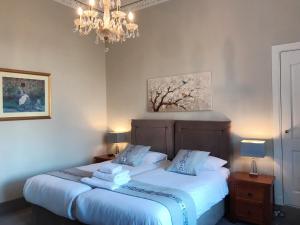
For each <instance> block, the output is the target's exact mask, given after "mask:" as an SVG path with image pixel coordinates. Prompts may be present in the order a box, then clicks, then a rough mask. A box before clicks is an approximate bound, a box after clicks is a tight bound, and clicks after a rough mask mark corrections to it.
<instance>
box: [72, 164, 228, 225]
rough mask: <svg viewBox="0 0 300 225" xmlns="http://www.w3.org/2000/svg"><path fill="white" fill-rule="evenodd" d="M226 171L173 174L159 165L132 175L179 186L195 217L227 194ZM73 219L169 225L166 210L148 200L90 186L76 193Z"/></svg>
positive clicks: (94, 222)
mask: <svg viewBox="0 0 300 225" xmlns="http://www.w3.org/2000/svg"><path fill="white" fill-rule="evenodd" d="M228 175H229V170H228V169H226V168H224V169H222V170H220V171H203V172H201V173H199V175H198V176H188V175H182V174H177V173H172V172H168V171H166V170H164V168H158V169H155V170H152V171H149V172H145V173H143V174H140V175H137V176H135V177H134V180H137V181H140V182H144V183H149V184H153V185H158V186H163V187H171V188H176V189H180V190H182V191H185V192H186V193H188V194H189V195H190V196H191V197H192V199H193V201H194V203H195V206H196V211H197V217H200V216H201V215H203V214H204V213H205V212H206V211H208V210H209V209H210V208H211V207H212V206H214V205H215V204H217V203H218V202H220V201H222V200H223V199H224V198H225V196H226V195H227V194H228V186H227V177H228ZM75 214H76V218H77V219H78V220H79V221H81V222H83V223H86V224H91V225H97V224H106V225H127V224H128V225H140V224H143V225H161V224H163V225H172V221H171V217H170V213H169V211H168V209H167V208H166V207H165V206H163V205H161V204H159V203H157V202H154V201H151V200H147V199H142V198H137V197H133V196H129V195H124V194H120V193H116V192H112V191H108V190H104V189H93V190H91V191H88V192H85V193H83V194H81V195H79V196H78V198H77V200H76V212H75Z"/></svg>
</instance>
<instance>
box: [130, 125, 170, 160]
mask: <svg viewBox="0 0 300 225" xmlns="http://www.w3.org/2000/svg"><path fill="white" fill-rule="evenodd" d="M131 143H132V144H135V145H139V144H140V145H149V146H152V148H151V151H155V152H162V153H165V154H167V155H168V158H169V159H172V158H173V157H174V121H172V120H132V122H131Z"/></svg>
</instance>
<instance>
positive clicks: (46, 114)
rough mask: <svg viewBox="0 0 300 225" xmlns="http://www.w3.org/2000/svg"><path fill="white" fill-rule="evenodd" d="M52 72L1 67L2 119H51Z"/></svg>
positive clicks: (0, 107)
mask: <svg viewBox="0 0 300 225" xmlns="http://www.w3.org/2000/svg"><path fill="white" fill-rule="evenodd" d="M49 79H50V74H47V73H38V72H29V71H20V70H11V69H0V120H23V119H49V118H50V116H51V115H50V114H51V102H50V96H51V94H50V80H49Z"/></svg>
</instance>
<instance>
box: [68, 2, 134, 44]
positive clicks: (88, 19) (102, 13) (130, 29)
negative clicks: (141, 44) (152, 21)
mask: <svg viewBox="0 0 300 225" xmlns="http://www.w3.org/2000/svg"><path fill="white" fill-rule="evenodd" d="M96 2H97V3H96ZM97 5H98V6H97ZM99 9H100V10H99ZM120 9H121V0H97V1H96V0H89V4H88V5H87V7H86V9H83V8H82V7H79V8H78V10H77V12H78V15H79V18H77V19H75V20H74V25H75V31H76V32H79V34H80V35H88V34H90V33H91V32H92V31H95V33H96V43H99V41H103V42H108V43H115V42H124V41H125V40H126V39H128V38H135V37H137V36H139V31H138V25H137V24H136V23H134V22H133V21H134V15H133V13H132V12H129V13H128V14H126V13H125V12H123V11H121V10H120Z"/></svg>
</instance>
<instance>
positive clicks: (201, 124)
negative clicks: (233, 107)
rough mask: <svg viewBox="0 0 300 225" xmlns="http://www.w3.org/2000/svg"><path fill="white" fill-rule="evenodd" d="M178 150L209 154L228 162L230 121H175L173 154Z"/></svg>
mask: <svg viewBox="0 0 300 225" xmlns="http://www.w3.org/2000/svg"><path fill="white" fill-rule="evenodd" d="M180 149H190V150H201V151H208V152H210V155H211V156H216V157H218V158H221V159H225V160H227V161H228V162H229V160H230V154H231V151H230V149H231V148H230V121H176V122H175V149H174V151H175V154H177V152H178V151H179V150H180Z"/></svg>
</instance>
